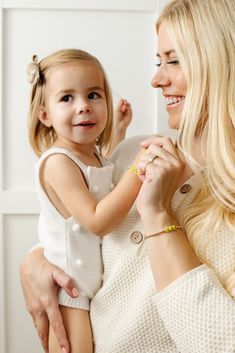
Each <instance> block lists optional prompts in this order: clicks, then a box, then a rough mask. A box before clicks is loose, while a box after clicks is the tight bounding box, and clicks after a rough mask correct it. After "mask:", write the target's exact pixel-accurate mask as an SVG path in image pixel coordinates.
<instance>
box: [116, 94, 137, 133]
mask: <svg viewBox="0 0 235 353" xmlns="http://www.w3.org/2000/svg"><path fill="white" fill-rule="evenodd" d="M131 120H132V109H131V105H130V103H129V102H128V101H127V100H125V99H120V101H119V102H118V104H117V106H116V108H115V109H114V114H113V129H114V134H115V135H119V136H121V137H122V138H124V137H125V134H126V129H127V128H128V126H129V125H130V122H131Z"/></svg>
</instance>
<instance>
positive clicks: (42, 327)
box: [20, 248, 78, 353]
mask: <svg viewBox="0 0 235 353" xmlns="http://www.w3.org/2000/svg"><path fill="white" fill-rule="evenodd" d="M20 277H21V285H22V288H23V292H24V298H25V303H26V307H27V310H28V311H29V313H30V314H31V316H32V319H33V322H34V326H35V328H36V329H37V331H38V335H39V337H40V339H41V343H42V346H43V349H44V351H45V352H48V333H49V323H50V325H51V327H52V328H53V330H54V332H55V335H56V337H57V339H58V342H59V345H60V347H61V350H62V352H64V353H65V352H66V353H68V352H69V351H70V348H69V342H68V340H67V337H66V332H65V328H64V325H63V321H62V317H61V314H60V311H59V305H58V299H57V292H58V289H59V288H60V287H63V288H64V290H65V291H66V292H67V293H68V294H69V295H70V296H71V297H77V295H78V291H77V289H76V287H75V283H74V281H73V280H72V278H71V277H69V276H68V275H67V274H66V273H64V272H63V271H61V270H60V269H59V268H58V267H56V266H54V265H52V264H51V263H50V262H48V261H47V260H46V259H45V257H44V256H43V250H42V249H41V248H39V249H35V250H32V251H31V252H30V253H28V254H27V256H26V257H25V259H24V260H23V262H22V264H21V267H20ZM63 349H64V350H63Z"/></svg>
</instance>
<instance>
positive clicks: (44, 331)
mask: <svg viewBox="0 0 235 353" xmlns="http://www.w3.org/2000/svg"><path fill="white" fill-rule="evenodd" d="M34 326H35V328H36V330H37V332H38V336H39V338H40V340H41V345H42V347H43V349H44V351H45V353H48V334H49V321H48V318H47V314H46V312H42V313H41V314H40V315H39V316H38V317H36V318H35V319H34Z"/></svg>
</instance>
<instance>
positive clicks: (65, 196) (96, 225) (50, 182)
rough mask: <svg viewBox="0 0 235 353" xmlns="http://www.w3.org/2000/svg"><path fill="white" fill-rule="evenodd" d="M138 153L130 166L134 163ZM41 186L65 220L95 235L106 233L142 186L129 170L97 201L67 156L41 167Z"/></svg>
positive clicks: (58, 156) (117, 222)
mask: <svg viewBox="0 0 235 353" xmlns="http://www.w3.org/2000/svg"><path fill="white" fill-rule="evenodd" d="M143 151H144V150H143V149H142V150H140V152H139V153H138V155H137V156H136V159H135V161H134V162H133V165H136V164H137V163H138V160H139V158H140V155H141V154H142V153H143ZM41 183H42V186H43V188H44V190H45V191H46V193H47V195H48V197H49V198H50V200H51V202H52V203H53V204H54V206H55V207H56V208H57V209H58V211H59V212H60V213H61V214H62V215H63V216H64V217H65V218H69V217H71V216H73V217H74V218H75V219H77V221H78V222H79V223H80V224H81V226H82V227H84V228H86V229H87V230H88V231H90V232H92V233H94V234H96V235H100V236H102V235H106V234H108V233H110V232H111V231H112V230H113V229H114V228H115V227H116V226H117V225H118V224H119V223H120V222H121V221H122V220H123V219H124V218H125V216H126V215H127V213H128V211H129V210H130V208H131V206H132V205H133V203H134V201H135V199H136V197H137V195H138V192H139V189H140V187H141V185H142V182H141V180H140V179H139V177H138V176H137V175H136V174H134V173H133V172H131V171H129V170H128V171H126V173H125V174H124V175H123V177H122V178H121V180H120V182H119V183H118V185H117V186H116V187H115V188H114V189H113V190H112V191H111V192H110V193H109V194H108V195H107V196H106V197H104V198H103V199H102V200H101V201H100V202H98V201H97V200H96V199H95V198H94V197H93V195H92V194H91V192H90V191H89V189H88V187H87V184H86V182H85V180H84V176H83V174H82V172H81V170H80V168H79V167H78V166H77V165H76V164H75V163H74V162H73V161H72V160H71V159H70V158H69V157H67V156H65V155H63V154H53V155H51V156H49V157H48V158H47V159H46V161H45V162H44V164H43V165H42V167H41Z"/></svg>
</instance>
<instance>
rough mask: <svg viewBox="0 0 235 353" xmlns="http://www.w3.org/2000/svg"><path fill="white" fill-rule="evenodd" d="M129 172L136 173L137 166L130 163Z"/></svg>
mask: <svg viewBox="0 0 235 353" xmlns="http://www.w3.org/2000/svg"><path fill="white" fill-rule="evenodd" d="M128 170H129V172H130V173H132V174H135V175H138V174H139V173H138V168H137V167H136V166H135V165H131V166H130V167H129V168H128Z"/></svg>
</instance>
